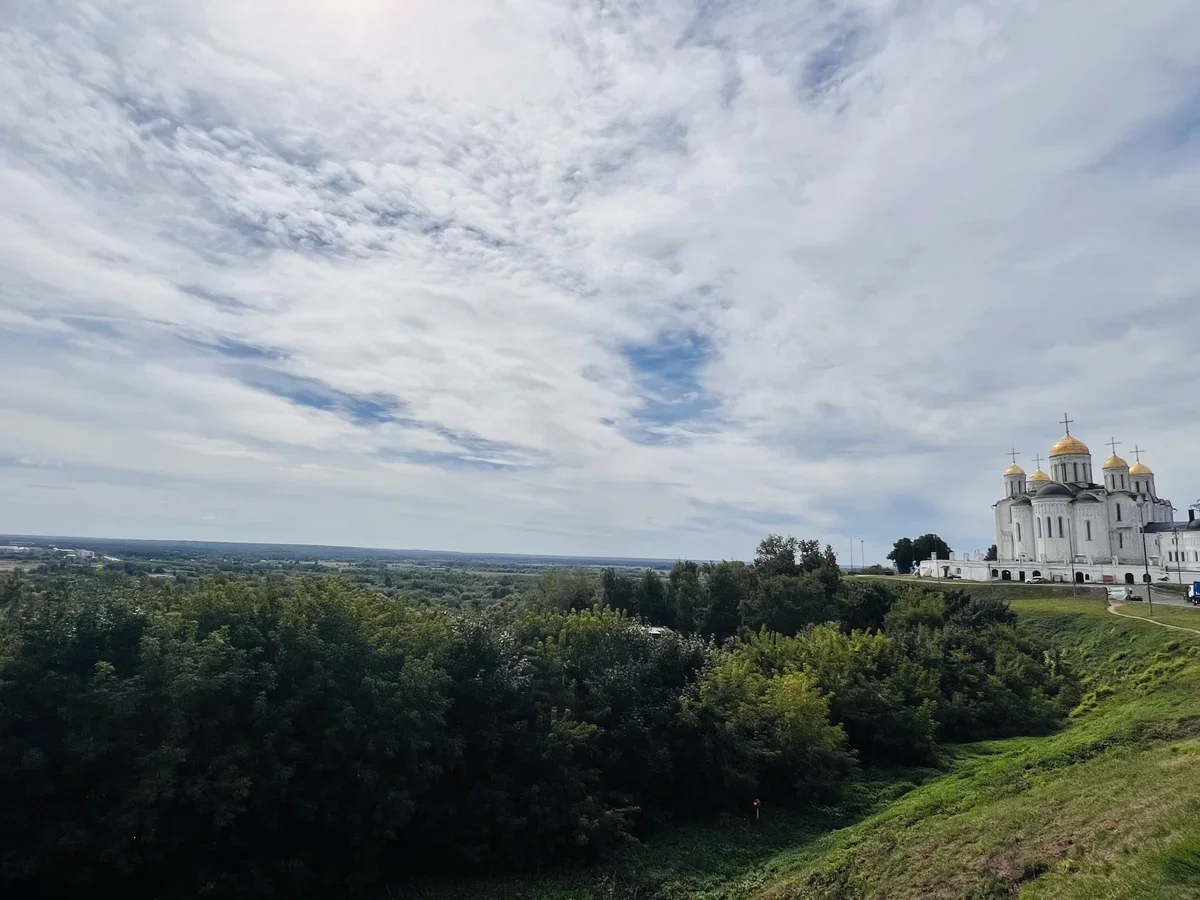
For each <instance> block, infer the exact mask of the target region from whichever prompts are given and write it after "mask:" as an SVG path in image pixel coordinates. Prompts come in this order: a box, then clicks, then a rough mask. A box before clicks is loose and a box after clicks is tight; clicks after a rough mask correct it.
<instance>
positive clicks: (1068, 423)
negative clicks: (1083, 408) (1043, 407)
mask: <svg viewBox="0 0 1200 900" xmlns="http://www.w3.org/2000/svg"><path fill="white" fill-rule="evenodd" d="M1074 424H1075V420H1074V419H1068V418H1067V414H1066V413H1063V417H1062V426H1063V428H1065V429H1066V430H1067V434H1070V433H1071V426H1072V425H1074Z"/></svg>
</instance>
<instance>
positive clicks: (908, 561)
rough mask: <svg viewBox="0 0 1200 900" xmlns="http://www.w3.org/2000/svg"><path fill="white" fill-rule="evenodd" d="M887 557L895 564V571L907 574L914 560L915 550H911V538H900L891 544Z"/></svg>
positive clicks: (911, 568)
mask: <svg viewBox="0 0 1200 900" xmlns="http://www.w3.org/2000/svg"><path fill="white" fill-rule="evenodd" d="M887 558H888V559H890V560H891V561H892V562H894V563H895V564H896V571H897V572H899V573H900V574H901V575H907V574H908V573H909V572H911V571H912V570H913V563H914V562H916V556H915V552H914V550H913V542H912V538H906V537H903V538H900V540H898V541H896V543H895V544H893V545H892V552H891V553H889V554H888V555H887Z"/></svg>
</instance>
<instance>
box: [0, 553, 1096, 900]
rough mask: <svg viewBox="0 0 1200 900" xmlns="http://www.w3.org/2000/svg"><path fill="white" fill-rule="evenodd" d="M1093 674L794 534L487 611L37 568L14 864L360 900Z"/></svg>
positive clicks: (840, 764)
mask: <svg viewBox="0 0 1200 900" xmlns="http://www.w3.org/2000/svg"><path fill="white" fill-rule="evenodd" d="M652 626H659V627H652ZM1080 695H1081V691H1080V685H1079V681H1078V679H1077V678H1076V677H1075V675H1074V674H1073V673H1072V672H1071V671H1070V669H1069V668H1068V666H1066V665H1065V664H1064V662H1063V660H1062V659H1061V658H1060V657H1059V656H1058V654H1057V653H1056V652H1055V650H1054V649H1053V648H1051V647H1049V646H1046V645H1043V644H1042V643H1040V642H1039V641H1037V640H1036V639H1035V638H1033V637H1032V636H1030V635H1029V634H1028V633H1027V632H1025V631H1023V630H1018V629H1017V627H1016V617H1015V615H1014V614H1013V613H1012V612H1011V611H1010V610H1009V609H1008V607H1007V605H1006V604H1005V603H1004V602H1002V601H999V600H995V599H989V598H986V597H985V598H979V597H973V596H971V595H970V594H969V593H966V592H964V591H961V590H952V589H949V590H932V589H929V588H926V587H924V586H921V585H918V584H914V583H911V582H902V581H897V582H894V583H889V582H887V581H886V580H879V579H865V578H854V577H846V576H845V575H844V574H843V573H842V571H841V569H840V568H839V566H838V564H837V560H836V557H835V556H834V554H833V552H832V550H830V549H829V548H828V547H827V548H825V549H824V550H821V549H820V547H819V545H818V544H817V543H816V542H815V541H797V540H795V539H793V538H783V537H780V536H777V535H772V536H769V537H767V538H766V539H764V540H763V542H762V543H761V544H760V546H759V550H758V554H757V556H756V558H755V560H754V561H753V562H751V563H740V562H721V563H707V564H703V565H701V564H696V563H691V562H686V561H681V562H679V563H678V564H677V565H675V567H674V568H673V569H672V570H671V571H670V573H669V574H668V575H667V576H665V577H663V576H661V575H660V574H659V573H658V572H656V571H654V570H647V571H646V572H644V573H641V574H637V575H634V574H630V573H627V572H621V571H617V570H614V569H609V570H605V571H603V572H602V573H600V574H599V575H596V574H591V573H586V572H570V571H558V570H552V571H549V572H547V573H545V574H543V575H542V576H540V577H538V578H537V579H536V580H535V581H534V583H532V584H531V585H529V586H526V587H524V588H523V590H522V591H521V592H519V593H514V594H513V595H511V596H501V597H497V598H495V602H492V603H490V604H487V605H483V606H476V605H472V606H453V605H447V604H443V603H439V602H438V601H437V599H436V598H433V599H430V598H429V597H427V596H422V595H409V594H408V593H406V592H405V591H404V590H402V589H392V590H390V591H382V590H379V589H376V588H375V587H373V586H372V585H364V584H356V583H354V582H351V581H347V580H346V579H342V578H337V577H332V576H323V577H322V576H317V577H308V578H294V577H284V576H271V577H264V576H258V575H250V576H245V577H234V576H231V575H228V574H215V575H208V576H205V577H202V578H198V579H191V580H187V581H185V582H183V583H180V582H177V581H173V580H164V579H154V578H151V577H147V576H145V575H143V576H130V575H128V574H126V573H125V572H123V571H108V572H104V571H102V572H93V571H80V570H77V571H74V572H67V571H58V572H52V573H48V574H43V575H39V574H37V573H31V574H22V573H19V572H18V573H14V574H12V575H10V576H8V577H7V578H6V579H5V581H4V582H3V584H2V586H0V794H2V796H3V797H4V798H5V802H4V803H3V804H0V842H2V844H0V845H2V846H3V847H4V853H3V856H2V862H0V885H2V886H3V887H4V888H5V889H7V890H9V891H12V892H15V893H14V896H19V895H26V894H30V895H37V894H40V895H62V894H66V893H67V892H75V891H88V890H90V891H95V890H97V889H103V890H105V891H109V892H119V893H120V895H122V896H124V897H126V898H131V900H132V898H143V897H144V898H150V897H170V898H192V897H201V896H237V897H252V898H260V897H261V898H270V897H285V896H286V897H294V896H314V897H315V896H322V897H369V896H379V895H380V892H381V891H382V890H384V889H385V888H387V889H390V890H397V889H398V888H402V887H403V885H404V884H405V882H406V881H407V880H409V879H411V878H414V877H416V876H421V875H428V874H446V873H451V874H454V873H464V872H472V871H474V872H480V873H493V872H499V871H506V870H528V871H545V870H547V869H549V868H551V867H562V866H581V865H588V864H592V863H596V862H599V861H602V860H604V859H606V858H608V857H609V856H611V854H613V853H614V852H615V851H616V850H617V849H618V848H619V847H620V846H621V845H622V844H623V843H625V842H629V841H635V840H644V839H646V838H648V837H650V836H652V835H653V834H654V833H655V831H656V830H658V829H660V828H662V827H663V826H665V825H668V824H670V823H678V822H685V821H695V820H714V819H716V818H717V817H718V816H720V815H721V814H723V813H730V812H732V813H734V814H737V815H745V814H746V812H747V811H748V810H749V809H750V808H751V804H752V803H753V802H754V801H755V800H761V801H762V802H763V803H765V804H768V805H770V806H772V807H774V806H779V807H789V808H795V809H803V808H806V807H814V806H819V805H830V804H837V803H839V802H841V800H842V799H843V798H844V797H845V796H846V795H847V793H848V792H851V791H852V790H853V788H854V786H855V784H856V783H858V782H859V781H860V780H861V779H862V778H863V777H864V775H865V773H867V772H869V771H870V770H872V768H874V767H886V766H894V765H901V764H936V763H937V760H938V758H939V754H940V753H941V752H942V750H943V748H945V747H946V745H948V744H951V743H954V742H960V741H973V740H978V739H982V738H991V737H1001V736H1007V735H1013V734H1038V733H1046V732H1049V731H1052V730H1053V729H1055V728H1056V727H1057V726H1058V725H1059V724H1060V723H1061V722H1062V721H1063V720H1064V718H1065V716H1066V714H1067V712H1068V711H1069V710H1070V709H1072V708H1073V707H1074V706H1075V705H1076V704H1077V703H1078V702H1079V699H1080Z"/></svg>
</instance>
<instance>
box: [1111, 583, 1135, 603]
mask: <svg viewBox="0 0 1200 900" xmlns="http://www.w3.org/2000/svg"><path fill="white" fill-rule="evenodd" d="M1140 599H1142V598H1141V597H1138V596H1136V595H1135V594H1134V593H1133V588H1131V587H1130V586H1129V585H1127V584H1122V585H1114V586H1110V587H1109V589H1108V602H1109V603H1128V602H1129V601H1130V600H1140Z"/></svg>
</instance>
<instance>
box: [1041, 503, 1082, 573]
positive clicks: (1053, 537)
mask: <svg viewBox="0 0 1200 900" xmlns="http://www.w3.org/2000/svg"><path fill="white" fill-rule="evenodd" d="M1071 516H1072V513H1071V503H1070V501H1069V500H1068V499H1067V498H1065V497H1047V498H1035V499H1034V501H1033V517H1034V522H1033V533H1034V538H1035V540H1036V547H1037V552H1036V553H1035V554H1034V557H1035V558H1036V559H1037V560H1038V562H1069V561H1070V559H1071V540H1070V536H1069V533H1068V531H1067V527H1068V526H1067V522H1068V521H1069V520H1070V519H1071Z"/></svg>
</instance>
